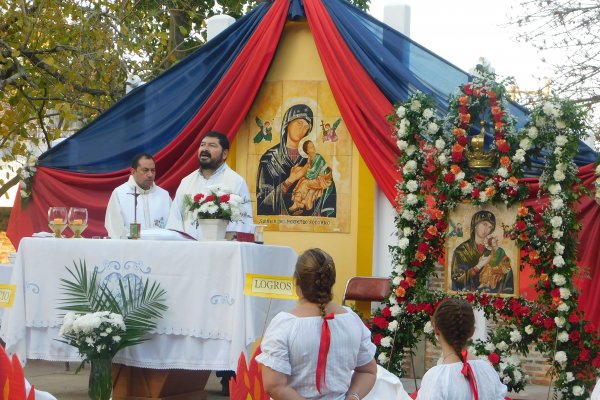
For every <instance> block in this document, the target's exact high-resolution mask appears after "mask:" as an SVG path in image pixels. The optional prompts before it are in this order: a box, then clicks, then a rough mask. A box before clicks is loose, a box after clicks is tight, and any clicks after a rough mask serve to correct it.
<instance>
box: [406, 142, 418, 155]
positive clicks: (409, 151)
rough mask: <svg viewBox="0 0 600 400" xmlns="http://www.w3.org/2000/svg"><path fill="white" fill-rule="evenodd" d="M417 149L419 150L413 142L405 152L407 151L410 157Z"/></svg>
mask: <svg viewBox="0 0 600 400" xmlns="http://www.w3.org/2000/svg"><path fill="white" fill-rule="evenodd" d="M415 151H417V146H415V145H414V144H411V145H410V146H408V147H407V148H406V150H404V153H406V155H407V156H409V157H410V156H412V155H413V154H414V153H415Z"/></svg>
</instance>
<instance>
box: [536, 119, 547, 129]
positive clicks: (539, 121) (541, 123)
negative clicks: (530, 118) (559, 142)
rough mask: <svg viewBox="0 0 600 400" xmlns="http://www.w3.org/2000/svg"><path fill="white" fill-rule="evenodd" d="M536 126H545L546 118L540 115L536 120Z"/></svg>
mask: <svg viewBox="0 0 600 400" xmlns="http://www.w3.org/2000/svg"><path fill="white" fill-rule="evenodd" d="M535 126H537V127H538V128H543V127H544V126H546V118H544V117H538V118H537V119H536V120H535Z"/></svg>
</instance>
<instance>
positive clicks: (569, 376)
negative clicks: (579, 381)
mask: <svg viewBox="0 0 600 400" xmlns="http://www.w3.org/2000/svg"><path fill="white" fill-rule="evenodd" d="M565 375H566V376H565V380H566V381H567V382H573V380H575V375H573V373H572V372H567V373H566V374H565Z"/></svg>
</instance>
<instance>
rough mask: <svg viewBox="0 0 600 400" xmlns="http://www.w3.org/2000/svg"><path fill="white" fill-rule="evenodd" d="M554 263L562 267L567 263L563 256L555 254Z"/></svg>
mask: <svg viewBox="0 0 600 400" xmlns="http://www.w3.org/2000/svg"><path fill="white" fill-rule="evenodd" d="M552 264H554V265H555V266H557V267H559V268H560V267H562V266H563V265H565V259H564V258H562V256H554V258H553V259H552Z"/></svg>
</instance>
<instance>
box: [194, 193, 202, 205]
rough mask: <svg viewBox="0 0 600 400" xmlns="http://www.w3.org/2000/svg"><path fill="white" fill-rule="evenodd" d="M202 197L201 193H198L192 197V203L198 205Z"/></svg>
mask: <svg viewBox="0 0 600 400" xmlns="http://www.w3.org/2000/svg"><path fill="white" fill-rule="evenodd" d="M203 197H204V195H203V194H202V193H198V194H197V195H195V196H194V203H198V202H199V201H200V200H202V198H203Z"/></svg>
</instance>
